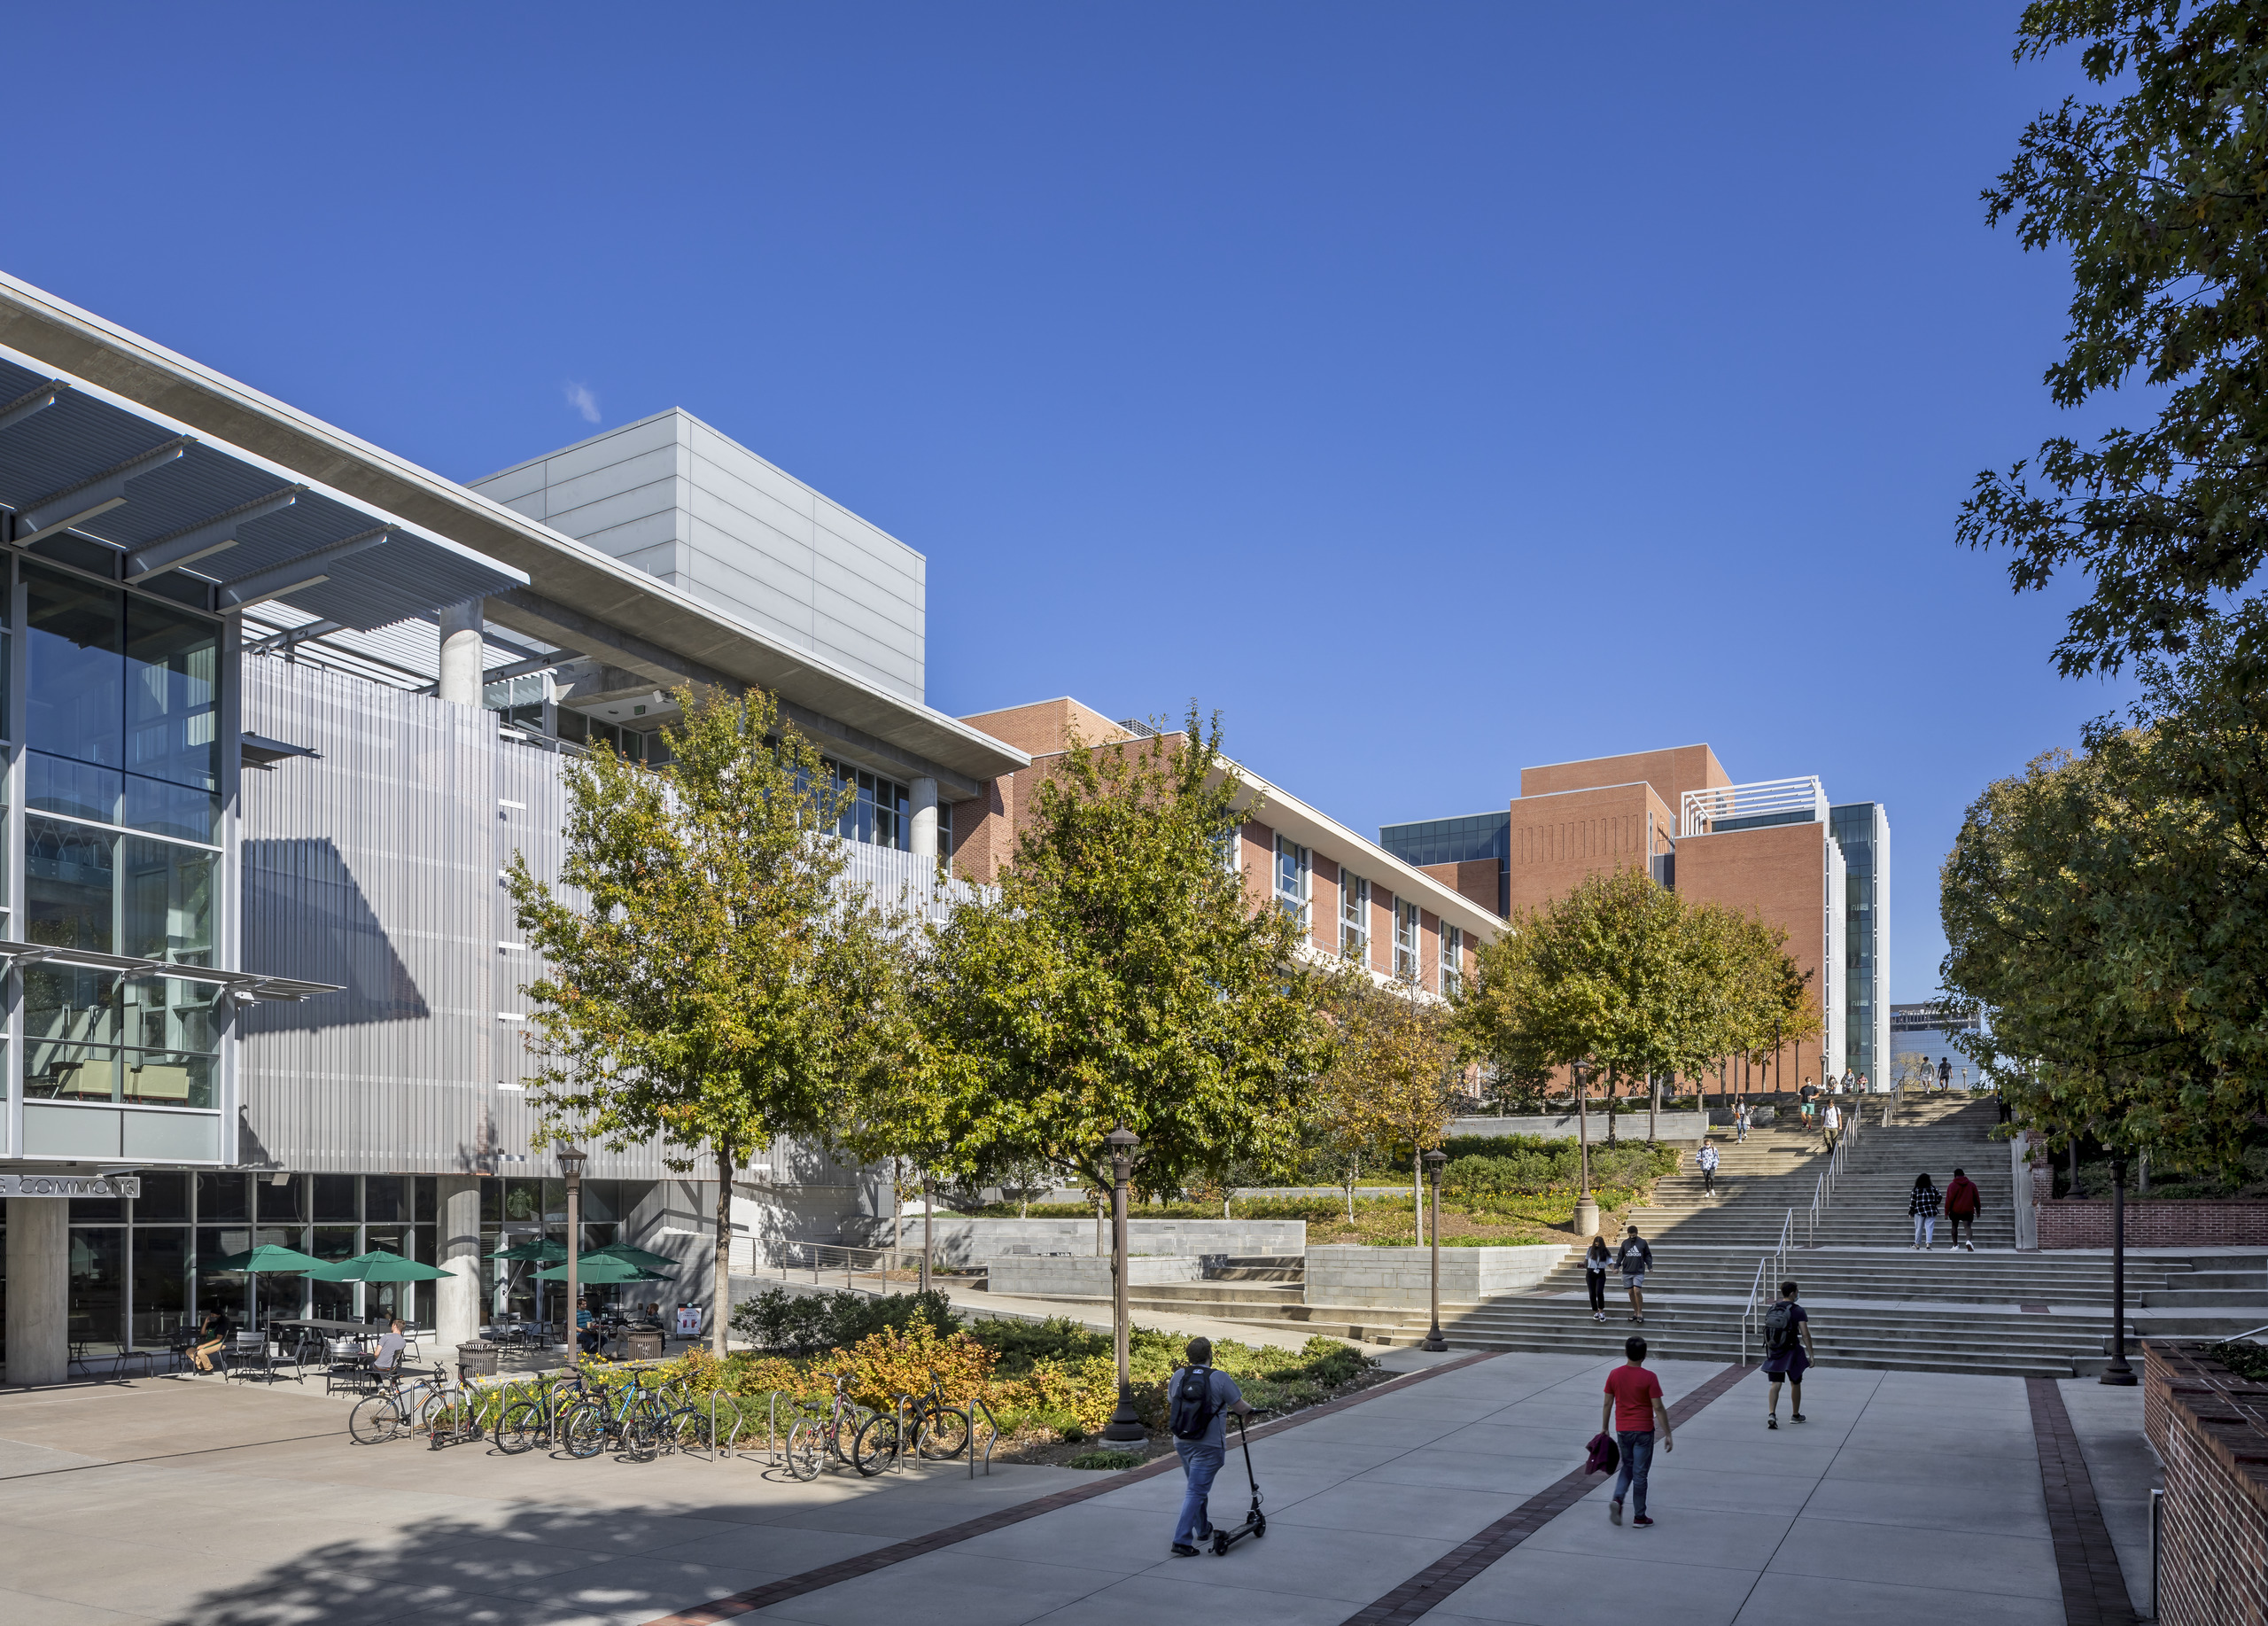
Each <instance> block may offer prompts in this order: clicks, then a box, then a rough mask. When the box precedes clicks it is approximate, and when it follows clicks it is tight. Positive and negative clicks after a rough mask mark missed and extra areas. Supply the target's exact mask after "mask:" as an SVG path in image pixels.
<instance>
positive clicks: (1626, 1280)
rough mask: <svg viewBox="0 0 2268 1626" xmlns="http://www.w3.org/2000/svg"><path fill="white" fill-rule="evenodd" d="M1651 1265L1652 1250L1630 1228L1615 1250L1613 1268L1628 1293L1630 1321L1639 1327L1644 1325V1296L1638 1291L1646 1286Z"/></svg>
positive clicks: (1632, 1227) (1634, 1229)
mask: <svg viewBox="0 0 2268 1626" xmlns="http://www.w3.org/2000/svg"><path fill="white" fill-rule="evenodd" d="M1653 1265H1654V1250H1653V1249H1651V1248H1649V1247H1647V1246H1646V1239H1645V1238H1644V1237H1643V1236H1640V1235H1639V1234H1638V1227H1637V1226H1635V1225H1633V1226H1631V1227H1630V1234H1629V1235H1627V1236H1626V1237H1624V1238H1623V1239H1622V1246H1621V1247H1620V1248H1619V1249H1616V1250H1615V1254H1614V1267H1615V1269H1617V1270H1619V1271H1620V1272H1622V1285H1623V1286H1624V1287H1625V1288H1628V1289H1629V1292H1630V1319H1632V1320H1633V1321H1635V1322H1636V1323H1637V1324H1638V1325H1639V1326H1645V1324H1646V1295H1644V1294H1643V1293H1642V1292H1640V1291H1639V1289H1640V1288H1643V1287H1644V1286H1645V1285H1646V1272H1648V1271H1650V1270H1651V1269H1652V1268H1653Z"/></svg>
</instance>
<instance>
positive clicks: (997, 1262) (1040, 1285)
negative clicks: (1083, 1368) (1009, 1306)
mask: <svg viewBox="0 0 2268 1626" xmlns="http://www.w3.org/2000/svg"><path fill="white" fill-rule="evenodd" d="M984 1270H985V1284H984V1285H985V1288H986V1290H987V1291H988V1292H992V1293H1000V1294H1006V1295H1008V1296H1009V1297H1011V1298H1015V1297H1022V1298H1051V1297H1065V1298H1108V1297H1109V1296H1110V1295H1111V1287H1110V1261H1109V1260H1108V1259H1107V1258H1096V1257H1093V1256H1087V1257H1085V1258H1079V1259H1051V1258H1047V1257H1045V1256H1040V1255H1033V1254H1010V1255H1006V1256H1001V1257H999V1258H995V1259H988V1260H986V1261H985V1264H984ZM1202 1280H1205V1271H1204V1267H1203V1265H1202V1264H1201V1262H1200V1261H1199V1260H1198V1259H1196V1258H1195V1257H1193V1256H1185V1255H1174V1256H1164V1257H1144V1256H1140V1255H1137V1256H1133V1257H1130V1258H1129V1259H1128V1260H1127V1261H1126V1285H1127V1286H1128V1287H1130V1288H1138V1287H1147V1286H1151V1285H1153V1284H1155V1283H1158V1282H1168V1281H1202Z"/></svg>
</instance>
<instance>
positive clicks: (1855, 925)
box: [1828, 802, 1890, 1085]
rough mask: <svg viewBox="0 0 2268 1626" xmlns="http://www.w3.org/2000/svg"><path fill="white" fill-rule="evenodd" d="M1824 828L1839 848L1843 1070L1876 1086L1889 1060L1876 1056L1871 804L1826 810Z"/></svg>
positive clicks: (1876, 905)
mask: <svg viewBox="0 0 2268 1626" xmlns="http://www.w3.org/2000/svg"><path fill="white" fill-rule="evenodd" d="M1828 829H1829V832H1830V833H1831V834H1832V835H1833V836H1834V837H1835V840H1836V842H1837V844H1839V845H1840V846H1841V847H1842V849H1843V888H1844V909H1843V965H1844V982H1843V987H1844V1005H1843V1011H1844V1020H1843V1066H1844V1069H1845V1070H1846V1071H1848V1072H1852V1073H1863V1074H1865V1075H1866V1078H1867V1080H1868V1083H1870V1084H1876V1085H1879V1084H1882V1083H1884V1081H1885V1077H1884V1070H1885V1069H1886V1068H1887V1067H1888V1066H1889V1063H1890V1058H1889V1057H1888V1056H1877V1055H1876V1054H1875V914H1876V910H1877V909H1878V908H1880V907H1881V906H1882V899H1880V898H1879V897H1877V896H1876V870H1877V867H1878V866H1877V865H1876V852H1875V805H1874V804H1873V803H1872V802H1854V803H1850V804H1848V805H1844V806H1841V807H1830V808H1829V809H1828Z"/></svg>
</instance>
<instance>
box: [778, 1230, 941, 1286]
mask: <svg viewBox="0 0 2268 1626" xmlns="http://www.w3.org/2000/svg"><path fill="white" fill-rule="evenodd" d="M920 1259H921V1249H920V1248H918V1247H915V1248H855V1247H852V1246H850V1244H849V1243H846V1242H805V1241H794V1240H788V1241H782V1242H781V1244H780V1254H779V1257H778V1260H777V1263H778V1264H779V1267H780V1280H782V1281H785V1280H788V1272H789V1271H790V1270H797V1271H804V1270H807V1271H809V1272H811V1273H812V1282H813V1283H817V1282H818V1280H819V1272H821V1271H823V1270H824V1271H834V1270H838V1269H839V1270H841V1271H842V1272H843V1286H844V1287H845V1288H848V1287H850V1286H851V1285H852V1284H851V1280H850V1278H851V1276H852V1274H853V1273H854V1272H864V1273H866V1274H867V1275H878V1274H879V1275H884V1276H887V1275H888V1274H889V1273H890V1272H896V1271H902V1270H907V1269H918V1268H920ZM908 1260H912V1261H913V1264H911V1265H909V1264H907V1263H906V1261H908ZM929 1269H930V1272H931V1273H932V1274H935V1273H936V1269H937V1261H936V1256H935V1255H934V1254H933V1255H932V1256H931V1257H930V1260H929Z"/></svg>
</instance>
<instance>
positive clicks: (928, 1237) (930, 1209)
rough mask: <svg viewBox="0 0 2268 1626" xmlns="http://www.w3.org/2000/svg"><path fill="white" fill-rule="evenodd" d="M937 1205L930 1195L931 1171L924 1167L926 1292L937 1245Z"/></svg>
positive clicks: (923, 1273)
mask: <svg viewBox="0 0 2268 1626" xmlns="http://www.w3.org/2000/svg"><path fill="white" fill-rule="evenodd" d="M936 1206H937V1205H936V1202H935V1201H934V1200H933V1199H932V1197H931V1195H930V1190H929V1171H928V1170H927V1169H924V1170H923V1171H921V1291H922V1292H924V1293H927V1292H928V1290H929V1253H930V1249H932V1248H933V1247H934V1246H935V1245H936V1233H935V1232H934V1231H932V1230H931V1229H930V1225H931V1223H932V1222H933V1221H934V1220H935V1219H936V1212H935V1210H936Z"/></svg>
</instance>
